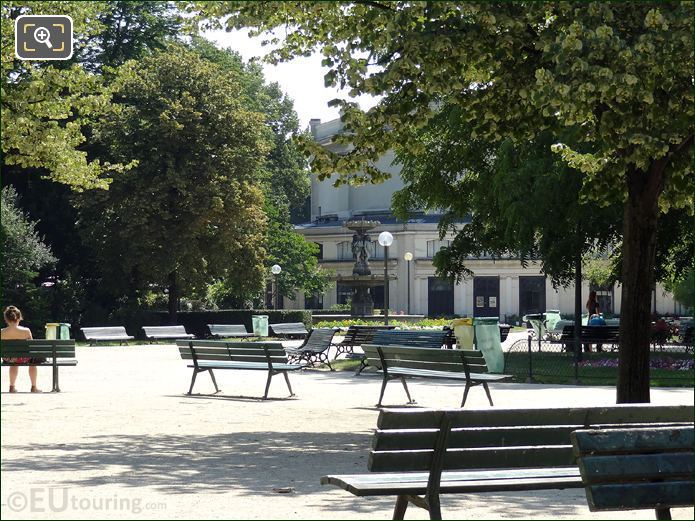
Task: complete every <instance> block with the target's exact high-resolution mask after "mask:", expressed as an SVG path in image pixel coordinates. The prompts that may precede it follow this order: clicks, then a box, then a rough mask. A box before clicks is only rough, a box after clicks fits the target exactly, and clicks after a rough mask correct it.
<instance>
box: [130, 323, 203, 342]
mask: <svg viewBox="0 0 695 521" xmlns="http://www.w3.org/2000/svg"><path fill="white" fill-rule="evenodd" d="M142 329H143V331H144V332H145V336H146V337H147V339H148V340H178V339H180V338H195V335H191V334H189V333H188V331H186V328H185V327H183V326H142Z"/></svg>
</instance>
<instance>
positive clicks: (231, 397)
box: [164, 393, 299, 403]
mask: <svg viewBox="0 0 695 521" xmlns="http://www.w3.org/2000/svg"><path fill="white" fill-rule="evenodd" d="M164 396H165V397H167V398H185V399H194V400H229V401H233V402H253V403H263V402H286V401H290V400H297V399H298V398H299V396H286V397H284V398H282V397H274V396H269V397H268V398H265V399H264V398H263V397H262V396H244V395H229V394H185V393H184V394H179V395H172V394H168V395H164Z"/></svg>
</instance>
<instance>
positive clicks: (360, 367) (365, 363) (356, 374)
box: [355, 358, 367, 376]
mask: <svg viewBox="0 0 695 521" xmlns="http://www.w3.org/2000/svg"><path fill="white" fill-rule="evenodd" d="M366 367H367V362H366V359H364V358H363V359H362V360H360V366H359V367H358V368H357V371H355V376H359V375H360V373H362V370H364V369H366Z"/></svg>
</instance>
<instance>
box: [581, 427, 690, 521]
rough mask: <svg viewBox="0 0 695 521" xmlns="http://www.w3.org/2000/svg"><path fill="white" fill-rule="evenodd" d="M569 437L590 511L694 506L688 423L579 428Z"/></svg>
mask: <svg viewBox="0 0 695 521" xmlns="http://www.w3.org/2000/svg"><path fill="white" fill-rule="evenodd" d="M571 439H572V443H573V445H574V454H575V456H576V458H577V462H578V464H579V471H580V473H581V475H582V481H583V482H584V485H585V486H586V499H587V502H588V504H589V510H591V511H592V512H594V511H598V510H633V509H643V508H654V509H663V508H671V507H687V506H692V505H693V487H694V483H693V456H694V453H693V445H695V436H694V431H693V426H692V425H690V426H689V427H662V428H653V429H608V430H604V431H591V430H588V431H587V430H578V431H575V432H573V433H572V434H571ZM662 519H663V518H662ZM668 519H670V517H668Z"/></svg>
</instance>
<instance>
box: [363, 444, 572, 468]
mask: <svg viewBox="0 0 695 521" xmlns="http://www.w3.org/2000/svg"><path fill="white" fill-rule="evenodd" d="M433 454H434V449H431V450H414V451H410V450H401V451H385V452H378V451H372V453H371V454H370V455H369V464H368V469H369V470H370V471H371V472H398V471H404V470H415V471H418V470H427V469H429V468H430V465H431V463H432V455H433ZM531 461H532V462H533V466H534V467H562V466H568V465H572V464H573V463H574V455H573V453H572V446H571V445H545V446H520V447H494V448H493V449H486V448H480V449H449V450H447V451H446V456H445V458H444V467H443V468H444V469H445V470H453V469H462V468H465V469H484V468H502V467H504V468H515V467H528V466H529V462H531Z"/></svg>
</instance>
